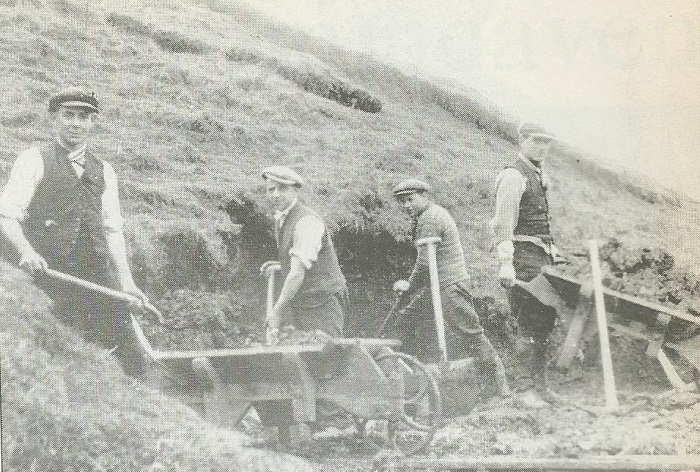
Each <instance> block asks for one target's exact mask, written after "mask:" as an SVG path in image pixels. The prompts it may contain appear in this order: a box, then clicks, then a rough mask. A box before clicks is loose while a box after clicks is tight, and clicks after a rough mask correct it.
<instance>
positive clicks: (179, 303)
mask: <svg viewBox="0 0 700 472" xmlns="http://www.w3.org/2000/svg"><path fill="white" fill-rule="evenodd" d="M154 305H155V306H156V307H157V308H158V309H159V310H160V311H161V312H162V313H163V317H164V318H165V321H166V322H165V325H163V326H161V325H158V324H156V323H155V322H154V320H152V319H150V318H147V317H145V318H143V319H141V320H139V321H140V324H141V326H142V328H143V331H144V334H145V335H146V337H147V338H148V340H149V341H150V343H151V345H152V346H153V348H154V349H159V350H191V349H223V348H237V347H244V346H247V345H251V344H253V343H256V342H260V341H261V340H262V339H264V336H261V334H260V332H259V328H258V329H256V327H254V326H253V327H251V326H246V325H244V324H243V323H241V321H240V318H241V301H240V299H238V298H237V297H236V296H235V295H234V294H232V293H230V292H222V293H212V292H200V291H195V290H189V289H180V290H175V291H173V292H169V293H167V294H166V295H165V296H164V297H163V298H161V299H160V300H158V301H157V302H155V303H154Z"/></svg>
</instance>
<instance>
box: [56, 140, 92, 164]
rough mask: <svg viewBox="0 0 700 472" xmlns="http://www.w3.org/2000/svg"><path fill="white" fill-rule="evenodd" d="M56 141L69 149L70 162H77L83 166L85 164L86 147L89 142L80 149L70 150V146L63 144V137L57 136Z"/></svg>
mask: <svg viewBox="0 0 700 472" xmlns="http://www.w3.org/2000/svg"><path fill="white" fill-rule="evenodd" d="M56 141H58V144H59V146H61V147H62V148H63V149H65V150H66V151H68V160H69V161H70V162H75V163H77V164H80V165H83V166H84V165H85V149H86V148H87V143H85V144H83V145H82V146H80V147H79V148H78V149H75V150H73V151H70V150H68V147H66V145H65V144H63V142H62V141H61V138H59V137H56Z"/></svg>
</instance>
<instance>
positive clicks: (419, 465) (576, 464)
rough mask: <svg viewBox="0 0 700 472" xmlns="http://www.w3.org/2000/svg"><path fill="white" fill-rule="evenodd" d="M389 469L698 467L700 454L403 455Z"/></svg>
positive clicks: (646, 468) (392, 461)
mask: <svg viewBox="0 0 700 472" xmlns="http://www.w3.org/2000/svg"><path fill="white" fill-rule="evenodd" d="M387 462H388V464H387V465H389V466H390V467H387V469H389V470H391V467H393V469H394V470H426V469H431V470H517V471H537V470H562V471H564V470H566V471H568V470H586V471H632V470H640V471H648V470H688V469H691V470H692V469H697V468H700V455H655V456H643V455H616V456H583V457H580V458H577V459H564V458H532V457H513V456H491V457H445V458H440V459H434V458H427V457H425V458H421V457H417V458H402V457H394V458H390V459H388V460H387Z"/></svg>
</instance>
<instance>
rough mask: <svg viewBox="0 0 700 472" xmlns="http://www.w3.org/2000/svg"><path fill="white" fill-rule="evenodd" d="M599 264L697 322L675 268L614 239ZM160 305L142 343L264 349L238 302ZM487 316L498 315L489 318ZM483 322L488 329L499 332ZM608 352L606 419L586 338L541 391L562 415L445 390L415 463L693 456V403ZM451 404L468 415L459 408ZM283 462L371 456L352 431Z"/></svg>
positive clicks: (688, 290)
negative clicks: (550, 392)
mask: <svg viewBox="0 0 700 472" xmlns="http://www.w3.org/2000/svg"><path fill="white" fill-rule="evenodd" d="M601 259H602V264H603V271H604V283H605V285H606V286H608V287H610V288H613V289H615V290H620V291H623V292H626V293H630V294H633V295H636V296H641V297H643V298H647V299H650V300H652V301H656V302H662V303H666V304H668V305H676V306H678V307H680V308H685V309H686V310H687V311H688V313H691V314H697V312H696V311H695V301H694V300H695V299H696V298H697V294H698V289H699V287H698V282H697V280H696V278H694V277H692V276H691V275H688V274H684V273H681V272H679V271H677V270H675V269H674V267H673V259H672V258H671V257H670V256H669V255H668V254H667V253H666V252H664V251H662V250H660V249H649V248H623V247H622V246H621V245H619V243H617V242H616V241H614V240H612V241H609V242H607V243H606V244H605V245H604V246H603V247H602V248H601ZM588 271H590V269H589V267H588V265H587V255H586V254H581V255H578V257H575V258H573V259H572V263H571V264H569V265H568V266H564V270H563V272H565V273H567V274H569V275H574V276H576V277H580V278H585V277H586V276H587V272H588ZM644 287H646V288H644ZM157 305H158V306H159V307H160V308H161V309H162V311H163V313H164V315H165V318H166V320H167V321H168V323H167V325H166V326H165V327H162V326H157V325H154V324H153V323H151V322H149V321H148V320H145V319H144V320H143V323H144V326H145V327H146V334H147V336H148V337H149V339H150V340H151V342H152V343H153V344H154V347H156V348H160V349H201V348H220V347H242V346H253V345H259V344H260V342H261V341H262V334H261V328H262V326H261V324H260V323H256V324H252V325H250V324H246V323H245V322H244V320H242V319H241V301H240V300H239V299H237V298H236V297H235V296H233V295H230V294H228V293H219V294H210V293H206V292H197V291H192V290H178V291H175V292H170V293H168V294H166V295H165V296H164V297H163V299H161V300H160V301H159V302H158V303H157ZM496 315H497V316H504V315H503V313H501V312H499V313H496V312H495V311H494V316H496ZM491 321H492V323H491V324H494V323H495V324H494V326H496V325H499V323H496V322H493V320H491ZM496 321H498V320H496ZM502 321H503V320H502ZM506 321H507V320H505V321H503V322H504V323H505V322H506ZM500 324H503V323H500ZM506 324H507V323H506ZM688 325H689V324H684V325H683V326H682V327H681V328H683V329H682V330H680V331H679V333H677V334H678V335H679V336H680V337H687V336H689V335H693V334H695V331H696V330H694V329H689V327H688ZM487 327H488V326H487ZM564 335H565V333H564V331H563V328H561V327H558V328H557V329H556V330H555V332H554V334H553V339H554V343H553V344H554V345H555V346H556V345H557V344H559V343H561V341H562V340H563V337H564ZM283 337H284V338H286V339H285V342H287V343H304V342H307V341H308V336H304V333H300V332H297V333H294V332H285V333H283ZM495 337H496V336H494V338H495ZM321 341H322V340H321ZM498 341H499V342H498V345H499V348H500V350H501V353H502V355H503V358H504V360H505V362H506V364H507V365H508V366H509V367H508V375H509V379H510V380H511V383H512V385H513V386H514V387H516V388H517V387H518V386H519V385H521V384H522V382H521V379H520V378H519V376H521V373H522V370H523V369H522V366H519V365H517V362H516V361H515V359H514V357H513V356H512V353H511V349H510V346H511V345H512V339H511V340H509V339H507V337H505V338H500V339H499V340H498ZM611 348H612V354H613V364H614V370H615V377H616V382H617V388H618V399H619V407H618V408H617V409H615V410H612V411H609V410H606V409H605V402H604V390H603V384H602V370H601V368H600V361H599V356H600V354H599V350H598V348H597V342H596V340H595V339H593V340H592V341H591V342H589V343H587V344H586V346H585V347H584V349H583V350H582V351H581V353H580V356H579V358H578V359H577V360H576V361H575V362H574V364H573V365H572V367H571V369H570V370H569V371H568V372H566V373H560V372H556V371H554V369H551V374H550V382H551V384H552V387H553V389H554V390H555V391H557V392H558V393H560V394H561V395H562V396H563V397H564V398H565V400H566V403H565V404H564V405H563V406H559V407H551V408H546V409H541V410H533V409H528V408H526V407H525V406H524V405H523V403H522V392H516V393H515V394H514V395H513V396H512V397H511V398H508V399H491V400H490V401H488V402H486V403H483V402H482V403H478V404H477V405H476V407H474V408H473V409H471V406H472V402H469V401H466V400H465V399H464V397H463V395H465V394H469V393H470V392H466V391H465V390H464V389H459V388H458V387H459V386H458V385H457V386H455V385H454V384H453V385H449V386H448V385H443V387H445V388H443V390H442V395H443V401H444V403H445V404H446V405H449V408H446V410H447V412H448V413H449V414H450V416H453V417H451V418H447V419H446V420H445V423H444V425H443V427H441V428H440V429H439V430H438V431H437V433H436V435H435V438H434V439H433V441H432V443H431V445H430V446H429V447H428V448H427V449H426V450H425V451H424V452H423V454H425V455H427V456H431V457H443V456H450V455H459V456H476V457H483V456H492V455H510V456H517V457H560V458H577V457H580V456H585V455H616V454H653V455H656V454H699V453H700V394H698V393H697V391H685V392H681V391H672V390H671V386H670V384H669V383H668V380H667V379H666V377H665V374H664V372H663V370H662V369H661V367H660V365H659V363H658V361H657V360H656V359H655V358H652V357H647V356H646V353H645V349H646V344H645V342H643V341H638V340H633V339H630V338H628V337H625V336H623V335H619V334H616V333H614V332H613V334H612V335H611ZM553 351H554V349H553ZM552 353H554V352H552ZM670 355H671V358H672V360H673V361H674V363H675V364H676V365H677V367H679V372H680V374H681V375H682V376H683V377H684V380H686V381H688V382H689V385H692V384H694V383H695V381H696V380H697V373H696V372H694V370H693V369H692V368H689V366H688V365H687V363H684V362H682V360H678V359H677V358H675V357H674V356H673V353H670ZM456 387H457V388H456ZM471 393H474V392H471ZM460 404H464V405H465V408H462V409H460ZM240 429H241V430H242V431H243V432H245V433H246V434H247V435H248V437H250V444H251V445H252V446H254V447H259V448H265V449H267V448H279V447H280V446H279V444H278V440H277V436H276V431H275V430H274V429H271V428H264V427H262V426H261V425H260V423H259V421H257V420H256V419H255V416H254V415H252V416H251V415H249V416H248V417H246V419H245V420H244V421H243V423H242V425H241V426H240ZM292 452H293V453H294V454H296V455H299V456H302V457H304V458H307V459H309V460H310V461H311V462H313V463H315V464H317V465H318V466H319V468H320V470H335V471H345V470H348V471H350V470H372V459H373V457H374V456H375V454H376V453H377V450H375V449H368V448H367V447H366V445H364V444H363V442H362V441H361V440H360V439H359V437H358V435H357V434H356V430H355V428H354V427H350V428H348V429H346V430H342V431H341V430H339V429H335V428H331V429H330V430H325V431H320V432H316V433H313V434H308V433H307V434H306V435H305V436H303V439H302V441H301V443H300V444H298V446H297V447H296V448H295V449H293V451H292Z"/></svg>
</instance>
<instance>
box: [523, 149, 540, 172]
mask: <svg viewBox="0 0 700 472" xmlns="http://www.w3.org/2000/svg"><path fill="white" fill-rule="evenodd" d="M518 157H519V158H520V159H521V160H522V161H523V162H525V165H527V166H528V167H529V168H530V169H532V170H534V171H535V172H537V173H538V174H539V173H541V172H542V169H540V168H539V167H537V166H536V165H535V164H533V163H532V161H531V160H530V159H528V158H527V157H525V156H524V155H523V153H522V152H521V153H518Z"/></svg>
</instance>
